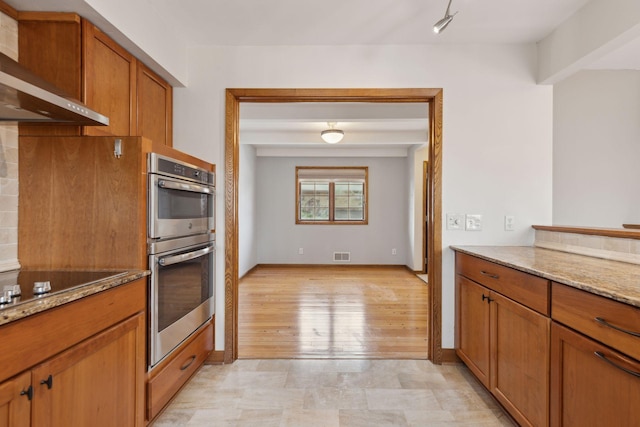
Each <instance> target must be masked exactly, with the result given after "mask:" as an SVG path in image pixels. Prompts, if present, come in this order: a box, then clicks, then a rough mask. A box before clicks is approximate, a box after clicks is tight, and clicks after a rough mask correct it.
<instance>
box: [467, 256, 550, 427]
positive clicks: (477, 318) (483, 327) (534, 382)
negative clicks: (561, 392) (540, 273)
mask: <svg viewBox="0 0 640 427" xmlns="http://www.w3.org/2000/svg"><path fill="white" fill-rule="evenodd" d="M456 273H457V274H456V294H457V295H456V313H457V322H456V323H457V328H456V352H457V354H458V356H459V357H460V358H461V359H462V360H463V362H465V363H466V364H467V366H469V369H470V370H471V371H472V372H473V373H474V374H475V375H476V376H477V377H478V379H479V380H480V382H482V383H483V384H484V385H485V386H486V387H487V388H488V389H489V390H490V391H491V393H492V394H493V395H494V396H495V397H496V399H497V400H498V401H499V402H500V403H501V404H502V405H503V406H504V407H505V409H507V411H508V412H509V413H510V414H511V416H512V417H513V418H514V419H515V420H516V421H517V422H518V423H519V424H520V425H523V426H546V425H548V424H549V345H550V344H549V343H550V337H549V334H550V333H549V328H550V323H551V320H550V319H549V318H548V317H547V316H546V315H544V314H541V313H539V312H537V311H536V310H534V309H532V308H531V307H535V308H540V309H545V308H546V310H548V298H549V289H548V288H549V284H548V282H547V281H546V280H544V279H540V278H537V277H534V276H530V275H527V274H526V273H521V272H518V271H515V270H512V269H509V268H507V267H504V266H499V265H497V264H494V263H491V262H488V261H485V260H481V259H478V258H474V257H471V256H469V255H466V254H461V253H458V254H456ZM471 278H473V279H474V280H471ZM478 282H479V283H478ZM510 282H512V283H513V286H510ZM496 289H500V290H501V291H502V293H500V292H497V291H496ZM530 294H531V298H529V295H530ZM516 298H517V299H518V300H519V302H516V301H515V300H514V299H516ZM527 303H530V307H528V306H527Z"/></svg>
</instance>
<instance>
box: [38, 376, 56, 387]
mask: <svg viewBox="0 0 640 427" xmlns="http://www.w3.org/2000/svg"><path fill="white" fill-rule="evenodd" d="M40 384H42V385H44V384H46V385H47V388H48V389H49V390H51V387H53V377H52V376H51V375H49V377H48V378H47V379H46V380H41V381H40Z"/></svg>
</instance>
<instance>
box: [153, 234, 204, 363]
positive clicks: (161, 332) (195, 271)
mask: <svg viewBox="0 0 640 427" xmlns="http://www.w3.org/2000/svg"><path fill="white" fill-rule="evenodd" d="M195 242H197V243H195ZM185 244H189V245H188V246H184V245H185ZM154 252H157V253H154ZM150 253H151V254H150V255H149V268H150V269H151V292H150V296H149V302H150V304H149V317H150V322H149V325H150V334H149V337H150V346H149V348H150V352H149V365H150V366H151V367H152V366H154V365H156V364H157V363H158V362H159V361H160V360H162V359H163V358H164V357H165V356H166V355H167V354H169V353H170V352H171V350H173V349H174V348H176V347H177V346H178V345H179V344H180V343H181V342H182V341H183V340H184V339H186V338H187V337H188V336H189V335H190V334H191V333H192V332H193V331H195V330H196V329H197V328H198V327H199V326H200V325H202V324H203V323H205V322H206V321H207V320H209V319H210V318H211V316H212V315H213V313H214V294H213V292H214V277H215V275H214V268H215V267H214V266H215V237H214V235H203V236H191V237H188V238H182V239H174V240H172V241H165V242H161V243H157V244H154V245H151V248H150Z"/></svg>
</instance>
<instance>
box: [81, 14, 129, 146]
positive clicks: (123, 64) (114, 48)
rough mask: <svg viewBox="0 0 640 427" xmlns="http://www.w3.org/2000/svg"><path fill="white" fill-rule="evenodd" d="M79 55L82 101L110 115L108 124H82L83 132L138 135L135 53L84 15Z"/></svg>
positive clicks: (98, 134)
mask: <svg viewBox="0 0 640 427" xmlns="http://www.w3.org/2000/svg"><path fill="white" fill-rule="evenodd" d="M82 57H83V68H84V72H83V75H82V79H83V82H82V83H83V84H82V86H83V88H84V93H83V95H84V96H83V98H82V101H83V102H84V103H85V104H87V106H89V107H91V108H93V109H94V110H96V111H98V112H99V113H100V114H103V115H105V116H107V117H109V126H85V127H84V131H83V133H84V135H93V136H100V135H122V136H125V135H137V129H136V105H135V103H136V81H137V73H136V59H135V57H134V56H133V55H131V54H130V53H129V52H127V51H126V50H125V49H123V48H122V47H120V45H118V44H117V43H116V42H114V41H113V40H112V39H111V38H110V37H109V36H107V35H106V34H105V33H103V32H102V31H100V30H99V29H98V28H97V27H96V26H95V25H93V24H92V23H91V22H89V21H87V20H84V19H83V20H82Z"/></svg>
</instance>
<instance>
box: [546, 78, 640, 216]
mask: <svg viewBox="0 0 640 427" xmlns="http://www.w3.org/2000/svg"><path fill="white" fill-rule="evenodd" d="M639 161H640V72H639V71H580V72H578V73H577V74H575V75H573V76H571V77H569V78H567V79H565V80H563V81H562V82H560V83H557V84H556V85H555V86H554V94H553V176H554V180H553V223H554V224H557V225H575V226H590V227H614V228H620V227H621V226H622V224H624V223H634V224H637V223H640V167H638V162H639Z"/></svg>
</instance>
